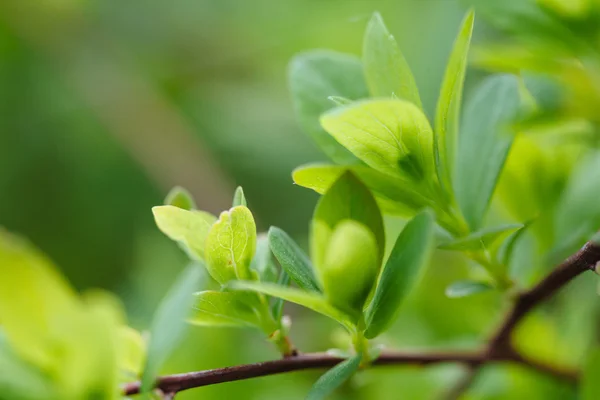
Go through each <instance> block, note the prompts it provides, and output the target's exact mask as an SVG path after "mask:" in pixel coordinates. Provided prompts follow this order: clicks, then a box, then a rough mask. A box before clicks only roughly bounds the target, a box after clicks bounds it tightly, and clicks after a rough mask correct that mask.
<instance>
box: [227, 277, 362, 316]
mask: <svg viewBox="0 0 600 400" xmlns="http://www.w3.org/2000/svg"><path fill="white" fill-rule="evenodd" d="M228 287H230V288H231V289H234V290H249V291H253V292H258V293H263V294H266V295H269V296H273V297H279V298H282V299H284V300H286V301H289V302H290V303H295V304H299V305H301V306H303V307H306V308H309V309H311V310H313V311H316V312H318V313H320V314H323V315H325V316H327V317H329V318H331V319H334V320H336V321H338V322H340V323H341V324H342V325H344V326H345V327H347V328H351V327H353V326H354V323H353V322H352V321H354V320H355V318H353V317H351V316H350V315H348V314H346V313H344V312H343V311H340V310H338V309H337V308H335V307H334V306H332V305H331V304H329V303H328V302H327V300H326V299H325V297H324V296H322V295H320V294H317V293H314V292H305V291H303V290H300V289H294V288H291V287H284V286H278V285H274V284H272V283H259V282H248V281H233V282H230V283H229V286H228Z"/></svg>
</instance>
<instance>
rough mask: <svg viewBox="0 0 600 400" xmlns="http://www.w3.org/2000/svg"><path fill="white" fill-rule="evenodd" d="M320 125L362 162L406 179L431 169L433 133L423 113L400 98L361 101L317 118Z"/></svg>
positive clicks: (427, 173)
mask: <svg viewBox="0 0 600 400" xmlns="http://www.w3.org/2000/svg"><path fill="white" fill-rule="evenodd" d="M321 124H322V125H323V128H324V129H325V130H326V131H327V132H329V134H330V135H332V136H333V137H334V138H335V139H336V140H337V141H338V142H339V143H341V144H342V145H343V146H344V147H346V148H347V149H348V150H350V151H351V152H352V153H353V154H354V155H355V156H356V157H358V158H359V159H360V160H362V161H364V163H365V164H367V165H369V166H370V167H372V168H374V169H376V170H377V171H379V172H383V173H386V174H390V175H392V176H398V177H401V178H404V179H407V180H409V181H421V180H423V179H424V178H430V177H431V176H432V173H433V171H434V169H435V165H434V157H433V132H432V131H431V126H430V125H429V121H428V120H427V117H426V116H425V114H423V112H422V111H421V110H420V109H419V108H418V107H416V106H415V105H414V104H412V103H410V102H408V101H406V100H400V99H372V100H361V101H357V102H354V103H352V104H349V105H347V106H342V107H337V108H335V109H333V110H330V111H328V112H326V113H325V114H323V116H322V117H321Z"/></svg>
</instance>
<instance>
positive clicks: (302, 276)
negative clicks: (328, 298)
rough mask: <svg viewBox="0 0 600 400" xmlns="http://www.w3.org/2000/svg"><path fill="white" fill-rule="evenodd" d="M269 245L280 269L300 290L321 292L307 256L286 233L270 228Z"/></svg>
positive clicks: (273, 227)
mask: <svg viewBox="0 0 600 400" xmlns="http://www.w3.org/2000/svg"><path fill="white" fill-rule="evenodd" d="M269 244H270V245H271V251H273V254H274V255H275V258H277V261H279V264H280V265H281V267H282V268H283V269H284V271H286V272H287V274H288V275H289V276H290V278H291V279H292V280H293V281H294V282H296V284H297V285H298V286H299V287H300V288H302V289H304V290H307V291H314V292H320V291H321V289H320V288H319V284H318V283H317V280H316V279H315V275H314V271H313V266H312V264H311V262H310V260H309V259H308V256H306V254H305V253H304V252H303V251H302V249H300V247H299V246H298V245H297V244H296V242H294V240H293V239H292V238H291V237H289V236H288V234H287V233H285V232H284V231H283V230H281V229H279V228H277V227H275V226H272V227H271V228H270V229H269Z"/></svg>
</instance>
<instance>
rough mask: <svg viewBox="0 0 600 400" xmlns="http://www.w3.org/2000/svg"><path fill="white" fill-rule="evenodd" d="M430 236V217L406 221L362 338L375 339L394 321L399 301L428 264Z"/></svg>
mask: <svg viewBox="0 0 600 400" xmlns="http://www.w3.org/2000/svg"><path fill="white" fill-rule="evenodd" d="M433 234H434V223H433V217H432V215H431V214H430V213H429V212H423V213H421V214H419V215H417V216H416V217H414V218H413V219H412V220H411V221H409V222H408V224H406V226H405V227H404V230H403V231H402V233H400V235H399V236H398V239H397V240H396V243H395V245H394V248H393V249H392V253H391V254H390V257H389V258H388V260H387V262H386V264H385V267H384V268H383V271H382V272H381V276H380V278H379V283H378V284H377V288H376V289H375V295H374V296H373V300H372V301H371V304H369V307H368V308H367V311H366V313H365V319H366V326H367V329H366V331H365V337H367V338H369V339H372V338H374V337H376V336H378V335H379V334H381V333H382V332H383V331H384V330H385V329H386V328H387V327H389V325H390V324H391V323H392V322H393V321H394V320H395V318H396V315H397V313H398V311H399V309H400V306H401V303H402V300H404V298H405V297H406V295H407V294H408V293H409V290H410V289H411V288H412V287H413V286H414V285H415V284H416V282H417V281H418V278H419V277H420V275H421V272H422V270H423V267H424V266H425V265H426V264H427V262H428V260H429V255H430V253H431V248H432V246H433V237H434V235H433Z"/></svg>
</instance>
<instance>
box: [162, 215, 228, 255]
mask: <svg viewBox="0 0 600 400" xmlns="http://www.w3.org/2000/svg"><path fill="white" fill-rule="evenodd" d="M152 213H153V214H154V220H155V221H156V225H157V226H158V228H159V229H160V230H161V231H162V232H163V233H164V234H165V235H167V236H168V237H169V238H171V239H172V240H175V241H177V242H179V243H180V244H181V245H182V246H183V248H184V249H185V250H186V252H187V253H188V255H189V256H190V257H191V258H194V259H197V260H204V257H205V255H204V248H205V244H204V243H205V240H206V237H207V236H208V232H209V230H210V227H211V226H212V224H213V223H214V222H215V221H216V218H215V217H214V216H213V215H211V214H209V213H207V212H204V211H195V210H194V211H188V210H184V209H182V208H179V207H175V206H157V207H154V208H152Z"/></svg>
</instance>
